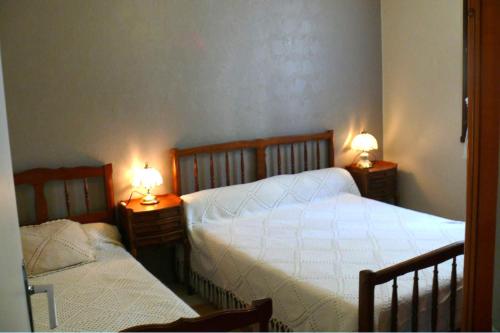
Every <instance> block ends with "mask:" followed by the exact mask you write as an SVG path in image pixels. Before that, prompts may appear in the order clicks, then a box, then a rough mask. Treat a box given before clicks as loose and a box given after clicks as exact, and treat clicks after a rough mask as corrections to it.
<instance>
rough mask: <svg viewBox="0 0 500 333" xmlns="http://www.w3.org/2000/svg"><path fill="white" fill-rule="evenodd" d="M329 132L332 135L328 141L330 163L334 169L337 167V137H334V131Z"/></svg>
mask: <svg viewBox="0 0 500 333" xmlns="http://www.w3.org/2000/svg"><path fill="white" fill-rule="evenodd" d="M327 132H328V133H329V134H330V140H328V163H329V164H330V167H332V168H333V167H334V166H335V153H334V151H335V136H334V135H333V134H334V133H333V130H329V131H327Z"/></svg>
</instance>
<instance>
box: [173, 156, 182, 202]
mask: <svg viewBox="0 0 500 333" xmlns="http://www.w3.org/2000/svg"><path fill="white" fill-rule="evenodd" d="M170 158H171V159H172V191H173V192H174V193H175V194H176V195H181V168H180V167H179V157H178V156H177V148H173V149H170Z"/></svg>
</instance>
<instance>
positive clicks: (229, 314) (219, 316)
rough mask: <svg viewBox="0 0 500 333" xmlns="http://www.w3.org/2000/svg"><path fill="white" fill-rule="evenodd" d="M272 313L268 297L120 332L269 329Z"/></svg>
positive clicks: (265, 330) (260, 330) (266, 330)
mask: <svg viewBox="0 0 500 333" xmlns="http://www.w3.org/2000/svg"><path fill="white" fill-rule="evenodd" d="M272 313H273V305H272V301H271V299H269V298H265V299H261V300H257V301H253V302H252V304H251V305H250V306H249V307H248V308H247V309H239V310H223V311H218V312H214V313H212V314H208V315H205V316H201V317H197V318H181V319H178V320H176V321H174V322H172V323H168V324H152V325H141V326H134V327H129V328H127V329H125V330H123V331H122V332H229V331H234V330H241V331H242V332H245V331H248V327H249V326H252V325H258V327H257V329H258V331H259V332H268V331H269V320H271V316H272Z"/></svg>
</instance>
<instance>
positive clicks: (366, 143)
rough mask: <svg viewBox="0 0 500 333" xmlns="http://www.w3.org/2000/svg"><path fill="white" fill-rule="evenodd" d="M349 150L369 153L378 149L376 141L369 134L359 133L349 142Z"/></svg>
mask: <svg viewBox="0 0 500 333" xmlns="http://www.w3.org/2000/svg"><path fill="white" fill-rule="evenodd" d="M351 148H352V149H355V150H360V151H370V150H376V149H378V143H377V139H375V137H374V136H373V135H371V134H369V133H366V132H364V131H363V132H361V133H360V134H358V135H356V136H355V137H354V139H353V140H352V142H351Z"/></svg>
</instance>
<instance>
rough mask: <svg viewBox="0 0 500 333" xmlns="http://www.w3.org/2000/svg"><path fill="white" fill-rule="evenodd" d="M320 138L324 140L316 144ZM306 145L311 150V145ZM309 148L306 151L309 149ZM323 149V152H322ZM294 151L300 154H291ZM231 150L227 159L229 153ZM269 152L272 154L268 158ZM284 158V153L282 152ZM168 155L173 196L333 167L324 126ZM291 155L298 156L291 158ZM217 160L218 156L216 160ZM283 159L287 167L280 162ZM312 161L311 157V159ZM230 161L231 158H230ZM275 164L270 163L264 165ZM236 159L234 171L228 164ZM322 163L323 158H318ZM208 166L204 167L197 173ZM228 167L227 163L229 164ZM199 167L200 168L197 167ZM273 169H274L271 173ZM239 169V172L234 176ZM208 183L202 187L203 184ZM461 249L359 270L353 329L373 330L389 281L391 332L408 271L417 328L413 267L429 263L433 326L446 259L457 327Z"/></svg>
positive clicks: (330, 141)
mask: <svg viewBox="0 0 500 333" xmlns="http://www.w3.org/2000/svg"><path fill="white" fill-rule="evenodd" d="M321 142H326V145H324V144H320V143H321ZM285 147H286V148H287V149H288V152H289V155H288V156H289V157H290V158H289V159H287V158H284V157H283V154H282V151H283V149H284V148H285ZM311 148H312V149H311ZM311 150H312V151H313V152H312V154H311V153H310V151H311ZM248 151H253V152H254V154H248V153H247V155H246V157H247V160H248V156H250V158H252V157H253V156H255V158H254V161H253V162H254V164H255V166H256V168H255V169H256V173H255V175H254V177H253V178H252V179H250V178H249V177H248V175H247V174H246V172H245V163H244V161H245V158H244V153H245V152H248ZM300 151H302V153H301V154H300ZM322 151H323V153H322ZM297 152H299V154H300V155H301V156H299V158H297V155H298V154H297ZM230 154H232V157H233V158H232V159H231V158H230V157H229V156H231V155H230ZM235 154H236V157H237V158H239V160H240V162H239V163H234V161H233V160H234V157H235ZM322 154H325V155H323V156H327V159H326V160H327V163H326V165H323V166H322V165H321V161H322V159H321V156H322ZM203 155H205V159H206V157H207V156H208V159H206V160H208V163H204V164H205V165H200V164H202V163H199V160H200V156H203ZM217 155H222V156H223V161H224V163H223V165H222V166H220V165H216V163H215V162H214V161H216V160H217V158H216V157H217ZM268 156H269V157H273V156H274V157H275V159H276V160H275V161H272V160H271V159H270V158H268ZM285 157H286V156H285ZM300 157H301V158H300ZM171 158H172V184H173V188H174V192H175V193H176V194H178V195H181V194H186V193H190V192H194V191H199V190H202V189H204V188H214V187H217V186H227V185H233V184H238V183H239V184H241V183H247V182H251V181H254V180H259V179H264V178H266V177H271V176H274V175H277V174H278V175H279V174H282V173H291V174H294V173H298V172H301V171H306V170H311V169H320V168H323V167H333V166H334V164H335V159H334V132H333V130H329V131H326V132H322V133H314V134H304V135H294V136H280V137H271V138H264V139H255V140H245V141H232V142H226V143H222V144H213V145H205V146H199V147H191V148H184V149H178V148H174V149H172V150H171ZM297 159H299V160H300V159H301V160H302V161H299V163H297ZM219 160H220V159H219ZM287 161H289V163H288V166H287V164H286V162H287ZM314 161H315V162H314ZM181 162H183V163H192V170H193V174H192V178H191V179H189V175H188V176H187V177H188V179H187V180H188V181H187V183H188V184H190V183H192V184H193V185H194V186H193V188H192V190H183V188H182V187H181V184H182V183H183V181H182V180H186V179H184V178H182V176H181V175H182V174H183V173H181ZM231 162H233V163H231ZM273 162H275V163H274V164H273V165H274V166H277V167H276V168H274V170H273V168H271V167H270V164H272V163H273ZM238 164H239V170H238V169H236V168H235V167H234V166H235V165H236V166H237V165H238ZM323 164H324V163H323ZM203 166H205V168H208V171H207V172H203V171H204V169H202V168H203ZM231 166H233V168H232V167H231ZM200 169H201V170H202V172H200ZM220 169H222V171H223V172H222V174H223V175H224V177H219V178H220V179H218V180H216V179H215V178H216V177H215V175H216V174H217V173H219V174H221V172H220ZM273 171H274V172H273ZM238 173H239V176H240V177H236V175H237V174H238ZM200 174H206V175H208V178H209V179H208V180H209V181H208V182H207V181H203V179H202V180H200ZM207 183H208V184H209V185H208V186H203V185H204V184H207ZM463 254H464V243H463V242H457V243H453V244H450V245H448V246H445V247H442V248H440V249H437V250H434V251H431V252H428V253H425V254H423V255H420V256H418V257H415V258H413V259H410V260H407V261H404V262H401V263H398V264H396V265H393V266H391V267H387V268H385V269H382V270H379V271H376V272H373V271H371V270H363V271H361V272H360V275H359V307H358V310H359V316H358V318H359V319H358V329H359V331H373V330H374V329H375V327H374V326H375V324H374V322H375V318H374V307H375V299H374V296H375V287H376V286H377V285H380V284H383V283H386V282H388V281H391V280H392V281H393V288H392V303H391V331H397V329H398V327H397V323H398V293H397V289H398V284H397V279H398V277H400V276H402V275H405V274H407V273H412V272H413V274H414V279H413V295H412V326H411V327H412V330H413V331H417V330H418V303H419V290H418V271H419V270H422V269H425V268H429V267H434V274H433V285H432V309H431V318H432V319H431V328H432V330H433V331H435V330H436V328H437V311H438V309H437V308H438V290H439V285H438V276H439V271H438V265H439V264H441V263H443V262H445V261H448V260H451V261H452V276H451V291H450V295H451V296H450V314H449V316H450V331H457V330H458V328H457V327H455V313H456V295H457V269H456V258H457V256H460V255H463Z"/></svg>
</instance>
